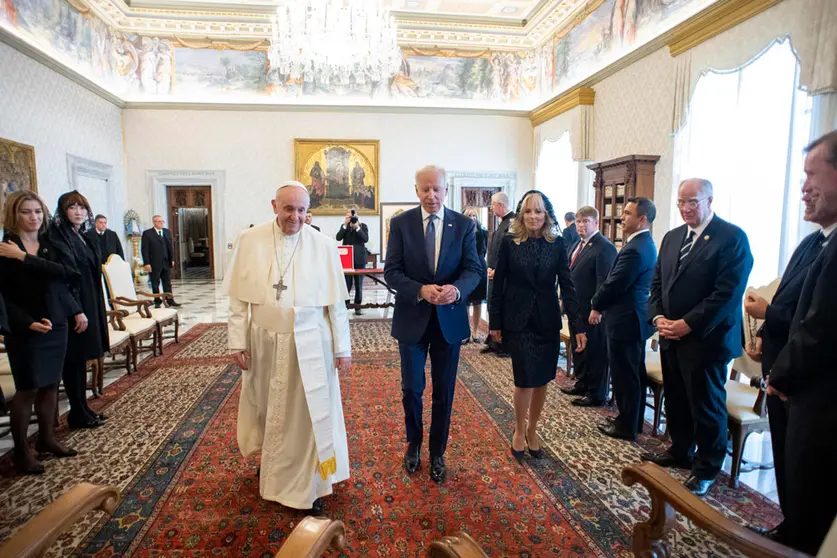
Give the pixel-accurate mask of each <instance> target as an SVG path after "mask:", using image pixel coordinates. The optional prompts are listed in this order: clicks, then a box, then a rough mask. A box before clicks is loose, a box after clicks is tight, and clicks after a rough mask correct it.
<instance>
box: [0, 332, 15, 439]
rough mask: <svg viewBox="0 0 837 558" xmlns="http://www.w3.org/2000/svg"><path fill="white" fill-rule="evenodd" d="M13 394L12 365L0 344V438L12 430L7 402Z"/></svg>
mask: <svg viewBox="0 0 837 558" xmlns="http://www.w3.org/2000/svg"><path fill="white" fill-rule="evenodd" d="M0 339H2V338H0ZM14 394H15V381H14V378H12V367H11V365H10V364H9V357H8V356H7V355H6V348H5V346H4V345H2V344H0V438H2V437H3V436H5V435H6V434H9V433H10V432H11V431H12V429H11V419H10V417H9V409H8V402H9V401H11V400H12V397H14Z"/></svg>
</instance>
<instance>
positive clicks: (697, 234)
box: [686, 211, 715, 240]
mask: <svg viewBox="0 0 837 558" xmlns="http://www.w3.org/2000/svg"><path fill="white" fill-rule="evenodd" d="M714 218H715V212H714V211H713V212H712V213H710V214H709V218H708V219H707V220H706V221H704V222H703V223H701V224H700V225H698V226H697V227H695V228H692V227H688V229H689V231H695V240H697V239H698V238H700V235H702V234H703V231H705V230H706V227H708V226H709V223H711V222H712V219H714ZM688 234H689V233H688V232H687V233H686V235H687V236H688Z"/></svg>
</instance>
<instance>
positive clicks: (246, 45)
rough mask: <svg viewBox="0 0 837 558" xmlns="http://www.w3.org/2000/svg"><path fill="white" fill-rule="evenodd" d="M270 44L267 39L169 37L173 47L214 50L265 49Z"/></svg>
mask: <svg viewBox="0 0 837 558" xmlns="http://www.w3.org/2000/svg"><path fill="white" fill-rule="evenodd" d="M269 45H270V41H268V40H267V39H262V40H257V41H248V42H242V41H235V40H232V41H224V40H217V39H209V38H206V39H184V38H182V37H179V36H177V35H175V36H174V37H172V38H171V46H173V47H185V48H193V49H214V50H239V51H248V50H265V51H266V50H267V48H268V46H269Z"/></svg>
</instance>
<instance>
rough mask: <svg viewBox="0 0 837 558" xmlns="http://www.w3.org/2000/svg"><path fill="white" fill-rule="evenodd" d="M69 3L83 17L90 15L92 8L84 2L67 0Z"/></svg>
mask: <svg viewBox="0 0 837 558" xmlns="http://www.w3.org/2000/svg"><path fill="white" fill-rule="evenodd" d="M67 3H68V4H69V5H70V6H72V7H73V8H75V9H76V11H78V13H80V14H82V15H87V14H88V13H90V6H89V5H88V4H87V2H85V1H84V0H67Z"/></svg>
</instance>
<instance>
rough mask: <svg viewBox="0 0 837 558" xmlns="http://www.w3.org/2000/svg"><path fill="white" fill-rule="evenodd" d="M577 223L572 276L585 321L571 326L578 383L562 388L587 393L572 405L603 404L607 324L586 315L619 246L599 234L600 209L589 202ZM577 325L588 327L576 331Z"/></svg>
mask: <svg viewBox="0 0 837 558" xmlns="http://www.w3.org/2000/svg"><path fill="white" fill-rule="evenodd" d="M575 225H576V230H577V231H578V234H579V237H580V240H579V241H578V243H577V244H576V245H575V246H574V247H573V250H572V251H571V252H570V256H569V257H570V275H571V276H572V280H573V285H575V292H576V297H577V298H578V312H579V315H580V316H581V317H582V323H580V324H579V325H578V326H571V331H572V336H571V338H572V350H573V353H574V354H575V361H574V367H575V375H576V382H575V385H574V386H573V387H572V388H570V389H562V390H561V391H563V392H564V393H567V394H569V395H581V396H583V397H580V398H578V399H574V400H573V402H572V404H573V405H575V406H577V407H600V406H602V405H604V404H605V399H607V386H608V381H607V380H608V362H607V337H606V335H605V326H604V325H603V324H598V323H596V324H595V325H591V324H588V323H587V320H586V318H587V316H588V315H589V314H590V310H591V308H590V301H592V300H593V295H595V294H596V291H597V290H598V289H599V287H601V286H602V285H604V282H605V279H607V274H608V273H610V268H611V267H613V261H614V260H615V259H616V247H615V246H614V245H613V243H612V242H611V241H610V240H608V239H607V238H605V236H604V235H601V234H599V212H598V210H596V208H595V207H590V206H589V205H588V206H584V207H581V208H579V210H578V211H576V212H575ZM576 327H582V328H584V329H583V330H582V331H575V328H576ZM579 333H585V334H587V348H586V349H585V350H584V351H582V352H577V351H576V349H577V347H576V345H575V336H576V335H577V334H579Z"/></svg>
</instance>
